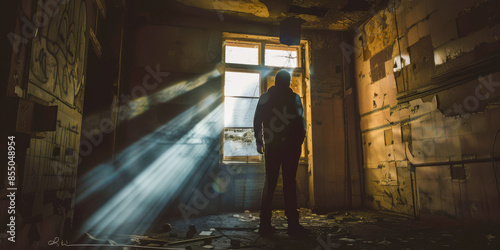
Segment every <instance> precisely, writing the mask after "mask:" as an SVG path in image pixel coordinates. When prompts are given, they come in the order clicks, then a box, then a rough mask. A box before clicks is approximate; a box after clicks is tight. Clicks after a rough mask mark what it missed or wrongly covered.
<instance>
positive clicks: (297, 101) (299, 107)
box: [295, 94, 307, 135]
mask: <svg viewBox="0 0 500 250" xmlns="http://www.w3.org/2000/svg"><path fill="white" fill-rule="evenodd" d="M295 104H296V105H297V106H296V107H297V112H298V114H299V116H300V119H301V120H302V128H303V129H304V135H305V134H306V128H307V125H306V119H304V108H303V106H302V101H301V100H300V96H299V95H297V94H295Z"/></svg>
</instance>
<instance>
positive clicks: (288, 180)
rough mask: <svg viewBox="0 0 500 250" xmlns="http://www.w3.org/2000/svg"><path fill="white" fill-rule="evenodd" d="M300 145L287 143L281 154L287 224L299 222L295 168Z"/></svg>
mask: <svg viewBox="0 0 500 250" xmlns="http://www.w3.org/2000/svg"><path fill="white" fill-rule="evenodd" d="M301 146H302V145H298V146H297V145H288V146H287V150H286V154H285V155H284V156H283V158H284V159H283V169H282V172H283V195H284V199H285V215H286V217H287V219H288V224H291V223H292V224H293V223H298V222H299V213H298V211H297V182H296V176H297V168H298V164H299V158H300V152H301Z"/></svg>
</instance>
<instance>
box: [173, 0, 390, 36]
mask: <svg viewBox="0 0 500 250" xmlns="http://www.w3.org/2000/svg"><path fill="white" fill-rule="evenodd" d="M175 1H177V2H179V3H182V4H183V5H185V6H190V7H194V8H199V9H204V10H208V11H213V12H217V13H218V14H224V15H230V16H233V17H236V18H239V19H243V20H249V21H258V22H265V23H272V24H278V23H279V22H280V21H281V20H283V19H285V18H288V17H297V18H302V19H303V20H304V21H305V22H304V24H303V25H302V27H303V28H310V29H329V30H347V29H349V28H352V27H353V26H355V25H356V24H357V23H359V22H360V21H363V20H364V19H366V18H367V16H368V14H369V11H370V10H372V9H373V8H376V7H377V6H379V5H381V4H383V2H386V1H384V0H334V1H332V0H175Z"/></svg>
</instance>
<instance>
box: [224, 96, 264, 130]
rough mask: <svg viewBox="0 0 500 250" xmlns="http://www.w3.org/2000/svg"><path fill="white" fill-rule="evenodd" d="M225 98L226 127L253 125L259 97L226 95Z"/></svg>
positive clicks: (248, 126) (249, 126)
mask: <svg viewBox="0 0 500 250" xmlns="http://www.w3.org/2000/svg"><path fill="white" fill-rule="evenodd" d="M224 100H225V101H224V127H233V128H241V127H247V128H251V127H253V117H254V115H255V109H256V108H257V103H258V102H259V99H258V98H237V97H226V98H225V99H224Z"/></svg>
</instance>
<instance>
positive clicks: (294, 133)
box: [253, 86, 306, 148]
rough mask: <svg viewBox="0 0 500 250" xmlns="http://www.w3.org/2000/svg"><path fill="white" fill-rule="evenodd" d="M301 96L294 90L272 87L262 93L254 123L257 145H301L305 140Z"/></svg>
mask: <svg viewBox="0 0 500 250" xmlns="http://www.w3.org/2000/svg"><path fill="white" fill-rule="evenodd" d="M303 113H304V112H303V108H302V102H301V100H300V97H299V95H297V94H295V93H293V91H292V89H290V88H288V87H287V88H283V87H276V86H272V87H271V88H269V90H268V91H267V92H266V93H264V94H262V96H261V97H260V98H259V102H258V104H257V109H256V110H255V117H254V121H253V126H254V135H255V138H256V139H257V144H260V145H262V144H263V143H264V144H265V145H266V147H267V148H269V147H272V148H274V147H281V146H282V145H284V143H287V144H288V143H299V144H302V141H303V140H304V137H305V133H306V132H305V131H306V130H305V120H304V117H303Z"/></svg>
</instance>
